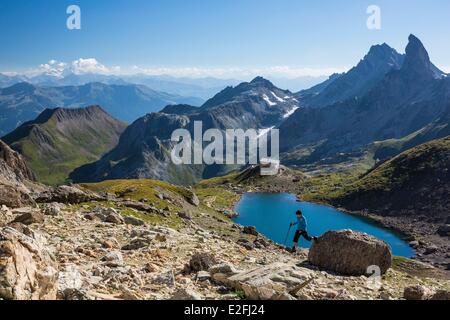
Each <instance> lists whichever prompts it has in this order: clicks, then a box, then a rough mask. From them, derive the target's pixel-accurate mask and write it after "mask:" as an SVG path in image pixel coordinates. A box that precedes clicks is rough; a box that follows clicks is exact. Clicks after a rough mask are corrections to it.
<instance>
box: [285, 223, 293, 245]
mask: <svg viewBox="0 0 450 320" xmlns="http://www.w3.org/2000/svg"><path fill="white" fill-rule="evenodd" d="M291 228H292V224H290V225H289V229H288V232H287V234H286V239H285V240H284V246H285V247H286V246H287V241H288V237H289V233H291Z"/></svg>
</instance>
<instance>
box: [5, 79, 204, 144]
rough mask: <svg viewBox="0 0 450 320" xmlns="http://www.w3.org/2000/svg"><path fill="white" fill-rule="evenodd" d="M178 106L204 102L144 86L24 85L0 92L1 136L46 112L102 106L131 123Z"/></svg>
mask: <svg viewBox="0 0 450 320" xmlns="http://www.w3.org/2000/svg"><path fill="white" fill-rule="evenodd" d="M179 103H189V104H192V105H201V104H202V103H203V100H201V99H199V98H189V97H182V96H178V95H173V94H168V93H164V92H159V91H155V90H152V89H149V88H148V87H146V86H143V85H130V84H121V85H119V84H111V85H108V84H104V83H88V84H85V85H81V86H62V87H40V86H35V85H32V84H30V83H26V82H21V83H18V84H15V85H13V86H11V87H8V88H4V89H0V115H1V116H0V135H3V134H6V133H8V132H10V131H12V130H14V129H15V128H16V127H17V126H19V125H20V124H22V123H24V122H26V121H30V120H33V119H35V118H36V117H37V116H38V115H39V114H40V113H41V112H42V111H44V110H45V109H47V108H59V107H62V108H80V107H85V106H88V105H102V107H104V108H105V110H106V111H107V112H108V113H110V114H111V115H113V116H114V117H116V118H118V119H120V120H122V121H126V122H129V123H131V122H133V121H134V120H136V119H137V118H139V117H142V116H143V115H145V114H147V113H150V112H155V111H159V110H160V109H162V108H163V107H165V106H167V105H169V104H179Z"/></svg>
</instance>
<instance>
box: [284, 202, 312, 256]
mask: <svg viewBox="0 0 450 320" xmlns="http://www.w3.org/2000/svg"><path fill="white" fill-rule="evenodd" d="M295 215H296V216H297V222H292V223H291V224H290V227H291V228H292V227H293V226H297V231H296V232H295V236H294V244H293V246H292V249H291V252H292V253H295V252H296V251H297V246H298V240H299V239H300V237H303V238H305V239H306V240H307V241H309V242H311V241H313V240H314V241H317V237H310V236H309V234H308V223H307V221H306V218H305V217H304V216H303V212H302V211H301V210H297V212H296V213H295Z"/></svg>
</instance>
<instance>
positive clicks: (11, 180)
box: [0, 140, 35, 208]
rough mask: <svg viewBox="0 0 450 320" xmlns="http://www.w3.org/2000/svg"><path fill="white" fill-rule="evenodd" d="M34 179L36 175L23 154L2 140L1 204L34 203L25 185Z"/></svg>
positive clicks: (19, 204)
mask: <svg viewBox="0 0 450 320" xmlns="http://www.w3.org/2000/svg"><path fill="white" fill-rule="evenodd" d="M32 180H34V175H33V173H32V172H31V170H30V169H29V168H28V166H27V164H26V162H25V160H24V159H23V158H22V156H21V155H19V154H18V153H17V152H15V151H13V150H12V149H11V148H10V147H9V146H8V145H6V144H5V143H4V142H3V141H1V140H0V204H4V205H6V206H8V207H11V208H18V207H21V206H25V205H34V204H35V203H34V201H33V199H32V198H31V196H30V190H29V189H28V188H27V187H26V186H25V184H26V183H27V182H29V183H31V181H32Z"/></svg>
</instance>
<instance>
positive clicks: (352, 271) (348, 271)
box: [308, 230, 392, 276]
mask: <svg viewBox="0 0 450 320" xmlns="http://www.w3.org/2000/svg"><path fill="white" fill-rule="evenodd" d="M308 260H309V262H310V263H311V264H312V265H315V266H317V267H319V268H321V269H325V270H328V271H333V272H337V273H339V274H342V275H349V276H361V275H371V274H372V273H371V272H370V271H369V270H373V268H369V267H371V266H376V267H379V269H380V272H381V274H384V273H386V271H387V270H388V269H389V268H390V267H391V263H392V253H391V249H390V247H389V246H388V245H387V244H386V243H385V242H384V241H381V240H379V239H377V238H375V237H372V236H369V235H368V234H365V233H360V232H355V231H352V230H341V231H330V232H327V233H326V234H324V235H323V236H322V237H320V238H319V239H318V241H315V242H314V244H313V246H312V248H311V249H310V250H309V256H308Z"/></svg>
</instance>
